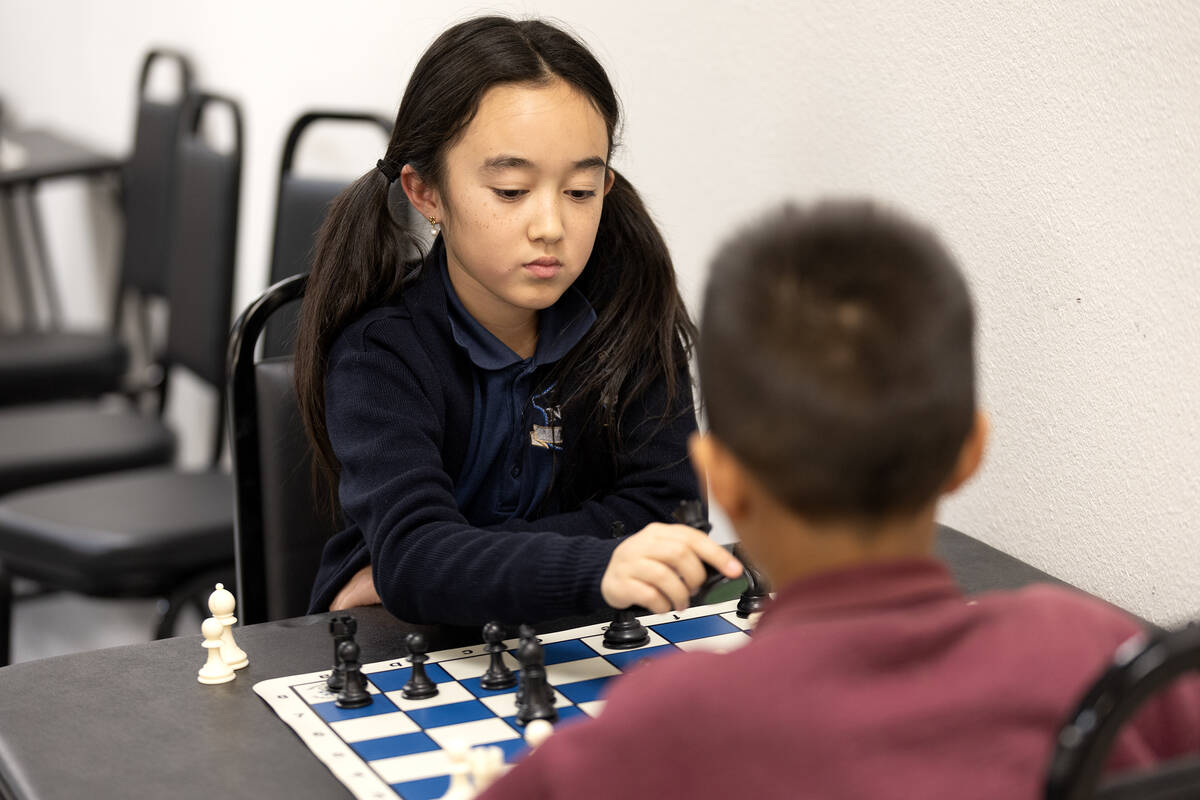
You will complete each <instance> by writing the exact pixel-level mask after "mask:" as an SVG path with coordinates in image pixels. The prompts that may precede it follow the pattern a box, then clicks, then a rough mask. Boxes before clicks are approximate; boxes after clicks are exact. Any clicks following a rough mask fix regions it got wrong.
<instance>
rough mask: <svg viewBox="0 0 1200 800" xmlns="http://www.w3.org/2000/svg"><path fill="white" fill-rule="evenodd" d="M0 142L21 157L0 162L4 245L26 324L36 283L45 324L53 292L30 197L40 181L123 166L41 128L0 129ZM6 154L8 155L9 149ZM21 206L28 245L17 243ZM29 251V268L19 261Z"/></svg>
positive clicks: (53, 307)
mask: <svg viewBox="0 0 1200 800" xmlns="http://www.w3.org/2000/svg"><path fill="white" fill-rule="evenodd" d="M0 139H3V141H4V142H6V143H8V144H11V145H15V149H16V151H18V152H20V154H21V159H20V161H19V162H16V163H9V162H7V161H4V160H0V216H2V217H3V224H4V237H5V239H6V240H7V242H8V252H9V257H10V258H11V259H12V264H13V271H14V277H15V279H16V283H17V290H18V291H19V292H20V293H21V301H22V304H23V307H24V308H25V309H27V312H26V315H25V317H26V318H25V320H24V322H25V323H26V325H27V326H31V322H34V321H36V309H37V290H36V289H35V288H34V284H35V283H36V282H40V283H41V285H42V293H43V296H44V297H45V301H46V306H47V309H48V312H49V316H50V321H51V322H52V323H57V322H58V320H59V318H60V317H61V307H60V302H59V297H58V290H57V288H56V286H55V284H54V277H53V270H52V269H51V267H50V261H49V256H48V255H47V252H46V244H45V237H44V234H43V233H42V222H41V217H40V215H39V214H38V211H37V204H36V203H35V202H34V201H33V193H34V191H36V189H37V185H38V184H39V183H41V182H42V181H47V180H51V179H54V178H64V177H94V176H99V175H106V174H111V173H115V172H116V171H117V170H119V169H120V167H121V165H122V164H123V163H124V162H123V161H122V160H121V159H118V158H114V157H112V156H108V155H105V154H103V153H98V152H96V151H95V150H92V149H91V148H89V147H87V146H86V145H82V144H80V143H78V142H75V141H73V140H71V139H68V138H66V137H64V136H62V135H60V134H58V133H55V132H54V131H50V130H44V129H28V130H4V131H2V132H0ZM10 152H11V151H10ZM18 206H20V207H22V208H23V209H24V211H25V216H26V218H27V219H28V221H29V229H30V234H29V241H28V242H27V243H25V242H23V239H24V237H22V235H21V225H20V222H19V220H18V218H17V208H18ZM27 249H28V251H29V252H31V253H32V255H33V258H32V261H33V262H34V264H33V265H32V266H30V264H29V263H28V261H27V259H26V258H25V254H26V250H27Z"/></svg>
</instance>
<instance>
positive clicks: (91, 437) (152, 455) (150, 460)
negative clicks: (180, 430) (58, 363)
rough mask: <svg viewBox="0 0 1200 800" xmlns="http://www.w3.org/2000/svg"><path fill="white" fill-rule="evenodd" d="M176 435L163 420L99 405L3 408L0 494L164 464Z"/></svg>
mask: <svg viewBox="0 0 1200 800" xmlns="http://www.w3.org/2000/svg"><path fill="white" fill-rule="evenodd" d="M174 454H175V436H174V435H173V434H172V433H171V431H170V430H169V429H167V427H166V426H164V425H163V424H162V422H161V421H160V420H159V419H157V418H155V417H151V416H147V415H145V414H139V413H136V412H134V411H132V410H129V409H121V410H114V411H104V410H101V408H100V407H99V406H98V405H96V404H95V403H55V404H52V405H46V406H14V407H12V408H7V409H4V410H3V411H0V494H6V493H8V492H11V491H14V490H16V489H22V488H25V487H30V486H39V485H41V484H46V483H51V482H54V481H61V480H68V479H71V478H79V477H82V476H85V475H96V474H98V473H102V472H114V471H117V470H125V469H136V468H138V467H146V466H152V465H158V464H165V463H167V462H169V461H170V460H171V458H172V457H173V456H174Z"/></svg>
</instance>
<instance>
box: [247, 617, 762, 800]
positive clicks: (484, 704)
mask: <svg viewBox="0 0 1200 800" xmlns="http://www.w3.org/2000/svg"><path fill="white" fill-rule="evenodd" d="M736 607H737V600H731V601H728V602H725V603H720V604H715V605H712V606H707V607H704V608H696V609H689V610H688V611H685V612H680V613H679V614H678V615H672V614H665V615H657V616H652V617H647V618H645V619H644V620H643V621H644V624H645V625H646V626H647V628H649V630H651V631H652V632H654V633H655V634H657V636H656V637H655V639H654V643H653V644H651V645H649V646H646V647H641V648H634V649H631V650H620V651H614V650H610V649H608V648H605V647H604V646H603V642H602V639H603V636H602V635H601V634H602V628H601V626H599V625H592V626H588V627H586V628H579V629H575V630H570V631H559V632H555V633H549V634H545V635H543V636H542V637H541V642H542V650H543V653H544V655H545V663H546V667H547V669H546V675H547V679H548V681H549V683H550V684H551V686H552V687H553V689H554V690H555V695H556V701H555V707H556V708H557V710H558V722H557V723H556V725H561V724H574V723H575V722H577V721H582V720H585V719H587V718H588V717H590V716H595V715H596V714H598V713H600V710H601V709H602V708H603V706H604V697H605V696H606V693H607V692H608V691H610V690H611V689H612V687H613V685H614V683H613V682H614V681H619V680H620V679H621V675H622V674H623V673H625V672H627V671H630V670H633V669H636V666H637V664H638V663H639V662H642V661H646V660H649V659H656V658H660V657H662V656H666V655H670V654H672V653H679V652H681V651H684V650H718V651H719V650H727V649H730V648H732V647H737V646H740V645H741V644H745V643H746V642H748V641H749V635H748V634H747V633H746V632H745V631H744V630H743V623H742V622H741V620H739V619H737V618H736V617H735V615H734V611H735V609H736ZM678 616H681V617H683V619H677V618H675V617H678ZM658 620H664V621H662V622H659V621H658ZM660 637H661V638H660ZM510 652H511V651H510ZM507 658H508V656H506V659H507ZM429 659H430V660H429V661H428V662H427V663H426V664H425V669H426V672H427V673H428V675H429V677H430V678H431V679H432V680H433V681H434V682H435V683H436V684H437V685H438V690H439V691H438V694H437V695H436V696H435V697H432V698H427V699H423V700H408V699H406V698H404V697H403V695H402V693H401V689H402V688H403V686H404V684H405V683H406V682H407V681H408V679H409V677H410V676H411V674H412V669H411V667H409V666H398V665H399V664H402V663H403V662H402V661H382V662H378V663H374V664H368V665H365V666H366V669H365V670H364V673H365V675H366V677H367V678H368V679H369V680H370V682H371V683H372V685H373V687H374V689H378V692H376V691H374V689H373V690H372V694H371V699H372V702H371V704H370V705H368V706H365V707H364V708H357V709H342V708H338V707H337V706H336V704H335V703H334V701H333V696H332V695H331V694H330V692H329V691H328V689H327V688H326V687H325V681H324V677H325V675H324V674H323V673H309V674H307V675H293V676H289V677H285V678H275V679H272V680H267V681H262V682H260V683H258V684H256V685H255V687H254V690H255V692H256V693H257V694H258V695H259V696H260V697H261V698H262V699H263V700H264V701H266V702H267V704H268V705H269V706H270V707H271V709H272V710H273V711H275V713H277V714H278V715H279V717H280V719H281V720H283V721H284V722H285V723H286V724H288V725H290V726H291V727H292V728H293V729H294V730H295V731H296V733H297V734H298V735H299V737H300V741H302V742H303V743H304V745H305V746H307V747H308V748H309V749H310V750H311V751H313V753H315V754H317V756H318V757H319V758H320V759H321V761H322V762H323V763H324V764H325V765H326V766H327V767H328V768H329V770H330V771H331V772H332V773H333V774H334V775H335V776H336V777H337V778H338V779H339V780H340V781H341V782H342V783H343V784H344V785H345V786H346V788H347V789H349V790H350V792H351V794H352V795H353V796H354V797H355V798H356V800H377V799H384V800H397V799H398V800H436V798H441V797H442V796H443V795H444V794H445V793H446V791H447V790H448V788H449V773H450V770H451V763H450V760H449V755H448V754H447V752H446V751H445V750H444V749H443V748H445V747H447V746H448V744H449V743H451V742H454V741H461V742H463V743H464V744H465V745H466V746H468V747H485V746H486V747H498V748H500V750H501V752H502V753H503V755H504V759H505V761H506V762H509V763H512V762H514V761H517V760H519V759H520V758H523V757H524V755H525V752H526V747H525V742H524V738H523V737H524V733H525V729H524V728H523V727H521V726H519V725H517V724H516V717H515V716H514V714H515V705H514V701H515V699H516V692H517V687H516V686H514V687H512V688H509V689H502V690H499V691H488V690H485V689H483V688H482V687H481V686H480V679H481V677H482V676H483V674H484V673H485V671H486V670H487V668H488V664H489V661H490V659H489V657H488V655H487V654H486V652H485V651H484V649H483V647H482V646H479V647H474V648H470V649H466V648H460V649H454V650H443V651H439V652H435V653H430V654H429ZM509 663H510V666H515V665H513V664H512V662H509ZM394 665H397V666H394ZM513 671H514V674H515V675H516V676H518V677H519V676H520V672H519V670H517V669H514V670H513Z"/></svg>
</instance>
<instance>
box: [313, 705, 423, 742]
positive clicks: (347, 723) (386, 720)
mask: <svg viewBox="0 0 1200 800" xmlns="http://www.w3.org/2000/svg"><path fill="white" fill-rule="evenodd" d="M329 727H331V728H333V730H334V731H335V732H336V733H337V735H338V736H341V737H342V738H343V739H345V740H346V741H347V742H365V741H367V740H368V739H382V738H383V737H385V736H398V735H400V734H402V733H415V732H416V731H419V730H421V726H420V725H418V724H417V723H415V722H413V721H412V720H411V719H410V718H409V716H408V714H405V713H404V712H403V711H393V712H391V713H390V714H375V715H374V716H370V717H360V718H358V719H344V720H341V721H339V722H331V723H329Z"/></svg>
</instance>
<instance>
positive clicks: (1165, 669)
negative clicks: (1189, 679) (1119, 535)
mask: <svg viewBox="0 0 1200 800" xmlns="http://www.w3.org/2000/svg"><path fill="white" fill-rule="evenodd" d="M1197 670H1200V627H1196V626H1189V627H1187V628H1183V629H1182V630H1178V631H1174V632H1167V633H1157V634H1154V635H1152V636H1150V637H1148V638H1143V637H1139V638H1137V639H1132V640H1130V641H1129V642H1127V643H1126V644H1125V645H1124V646H1122V647H1121V649H1120V650H1119V651H1118V652H1117V656H1116V658H1115V659H1114V661H1113V663H1112V665H1111V666H1110V667H1109V668H1108V670H1107V671H1106V672H1105V673H1104V674H1103V675H1102V676H1101V677H1100V678H1099V679H1098V680H1097V681H1096V682H1095V683H1094V684H1093V685H1092V688H1091V689H1089V690H1088V692H1087V694H1086V695H1084V698H1083V700H1082V701H1080V703H1079V705H1078V706H1077V707H1076V709H1075V710H1074V712H1073V713H1072V714H1071V716H1070V718H1069V721H1068V722H1067V724H1066V725H1065V726H1064V727H1063V729H1062V730H1061V731H1060V732H1059V735H1058V741H1057V745H1056V748H1055V752H1054V757H1053V759H1052V760H1051V762H1050V769H1049V772H1048V775H1047V779H1046V794H1045V797H1046V800H1093V798H1094V800H1184V799H1185V798H1187V799H1188V800H1194V798H1197V797H1200V754H1192V755H1191V756H1190V757H1185V758H1181V759H1176V760H1174V761H1171V762H1168V763H1166V764H1162V765H1158V766H1156V767H1155V768H1153V769H1149V770H1139V771H1136V772H1129V773H1120V774H1118V775H1115V776H1112V777H1109V778H1107V779H1104V778H1103V775H1102V771H1103V769H1104V766H1105V763H1106V762H1107V760H1108V755H1109V752H1110V751H1111V750H1112V746H1113V743H1114V742H1115V741H1116V740H1117V736H1118V734H1119V733H1120V730H1121V726H1122V725H1124V724H1125V723H1126V722H1127V721H1128V720H1129V719H1130V718H1131V717H1132V716H1133V715H1134V714H1135V713H1136V712H1137V711H1138V709H1139V708H1140V707H1141V706H1142V704H1143V703H1144V702H1145V701H1146V700H1147V699H1149V698H1150V697H1152V696H1153V695H1154V694H1156V693H1157V692H1159V691H1160V690H1162V689H1163V688H1165V687H1167V686H1168V685H1170V684H1171V683H1172V682H1174V681H1175V680H1176V679H1177V678H1179V676H1180V675H1183V674H1184V673H1188V672H1195V671H1197Z"/></svg>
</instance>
